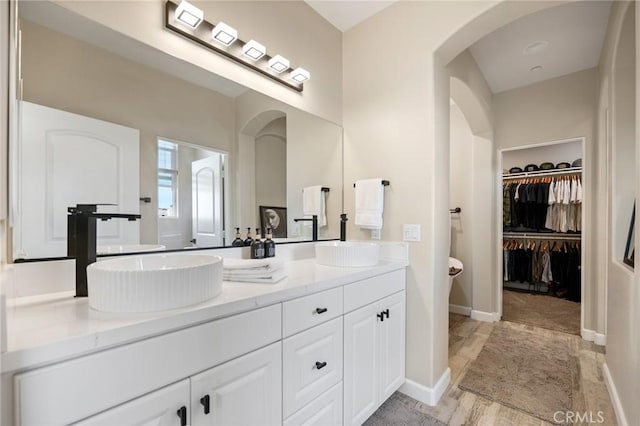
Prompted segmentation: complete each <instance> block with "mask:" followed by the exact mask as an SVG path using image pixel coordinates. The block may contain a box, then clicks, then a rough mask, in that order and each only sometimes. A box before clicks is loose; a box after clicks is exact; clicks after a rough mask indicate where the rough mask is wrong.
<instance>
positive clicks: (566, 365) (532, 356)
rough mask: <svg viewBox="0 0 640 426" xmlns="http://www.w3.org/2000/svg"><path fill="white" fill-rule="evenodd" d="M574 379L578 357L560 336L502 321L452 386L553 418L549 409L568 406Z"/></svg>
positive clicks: (533, 414) (563, 337)
mask: <svg viewBox="0 0 640 426" xmlns="http://www.w3.org/2000/svg"><path fill="white" fill-rule="evenodd" d="M578 381H579V370H578V362H577V360H576V358H575V356H572V355H571V354H570V353H569V343H568V341H567V339H566V337H565V336H564V335H562V334H558V335H540V334H537V333H534V332H532V331H528V330H518V329H516V328H512V327H511V326H509V325H508V323H504V322H502V323H498V324H497V325H496V326H495V327H494V328H493V331H492V332H491V334H490V335H489V339H488V340H487V342H486V343H485V344H484V347H483V348H482V350H481V351H480V354H479V355H478V357H477V358H476V359H475V360H473V361H472V362H471V365H470V367H469V370H468V371H467V374H465V376H464V379H462V382H460V384H459V385H458V386H459V387H460V389H463V390H466V391H469V392H473V393H475V394H478V395H481V396H483V397H485V398H489V399H491V400H493V401H496V402H498V403H500V404H502V405H506V406H507V407H511V408H515V409H519V410H522V411H525V412H527V413H529V414H531V415H532V416H535V417H538V418H540V419H542V420H545V421H547V422H549V423H553V421H554V419H553V415H554V413H556V412H567V411H569V410H570V409H571V407H572V406H573V389H574V388H575V387H577V385H576V384H577V382H578Z"/></svg>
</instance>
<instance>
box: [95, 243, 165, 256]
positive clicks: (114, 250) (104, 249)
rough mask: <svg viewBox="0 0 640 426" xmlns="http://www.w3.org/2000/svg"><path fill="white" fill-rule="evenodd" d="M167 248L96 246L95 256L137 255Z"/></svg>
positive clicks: (146, 245) (129, 245) (130, 245)
mask: <svg viewBox="0 0 640 426" xmlns="http://www.w3.org/2000/svg"><path fill="white" fill-rule="evenodd" d="M166 248H167V247H166V246H163V245H162V244H112V245H106V246H98V247H97V248H96V253H97V254H118V253H137V252H143V251H160V250H165V249H166Z"/></svg>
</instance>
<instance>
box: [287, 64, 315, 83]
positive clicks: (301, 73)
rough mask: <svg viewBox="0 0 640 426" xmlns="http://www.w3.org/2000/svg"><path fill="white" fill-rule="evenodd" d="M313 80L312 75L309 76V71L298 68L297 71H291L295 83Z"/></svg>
mask: <svg viewBox="0 0 640 426" xmlns="http://www.w3.org/2000/svg"><path fill="white" fill-rule="evenodd" d="M310 78H311V74H309V71H307V70H305V69H304V68H300V67H298V68H296V69H295V70H293V71H291V79H292V80H294V81H297V82H298V83H302V82H303V81H306V80H309V79H310Z"/></svg>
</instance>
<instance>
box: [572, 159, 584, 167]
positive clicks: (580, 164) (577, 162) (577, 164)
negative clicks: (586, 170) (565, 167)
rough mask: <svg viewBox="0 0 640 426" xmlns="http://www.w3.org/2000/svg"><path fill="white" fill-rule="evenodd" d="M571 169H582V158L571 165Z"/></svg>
mask: <svg viewBox="0 0 640 426" xmlns="http://www.w3.org/2000/svg"><path fill="white" fill-rule="evenodd" d="M571 167H582V158H578V159H577V160H576V161H574V162H573V163H571Z"/></svg>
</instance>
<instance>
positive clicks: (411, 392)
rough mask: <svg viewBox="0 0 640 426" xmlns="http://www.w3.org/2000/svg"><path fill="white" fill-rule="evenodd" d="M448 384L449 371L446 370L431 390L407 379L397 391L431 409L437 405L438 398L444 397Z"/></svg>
mask: <svg viewBox="0 0 640 426" xmlns="http://www.w3.org/2000/svg"><path fill="white" fill-rule="evenodd" d="M450 382H451V369H450V368H447V369H446V370H445V372H444V373H442V376H440V379H438V382H437V383H436V385H435V386H434V387H432V388H429V387H426V386H425V385H422V384H420V383H418V382H414V381H413V380H409V379H407V380H405V382H404V384H403V385H402V386H400V389H398V390H399V391H400V392H402V393H403V394H405V395H407V396H410V397H411V398H413V399H417V400H418V401H420V402H423V403H425V404H427V405H430V406H432V407H433V406H436V405H438V401H440V398H441V397H442V395H444V392H445V391H446V390H447V386H449V383H450Z"/></svg>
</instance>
